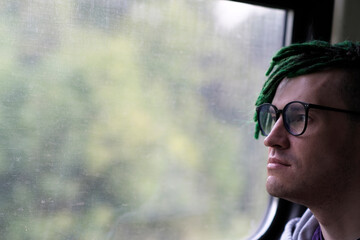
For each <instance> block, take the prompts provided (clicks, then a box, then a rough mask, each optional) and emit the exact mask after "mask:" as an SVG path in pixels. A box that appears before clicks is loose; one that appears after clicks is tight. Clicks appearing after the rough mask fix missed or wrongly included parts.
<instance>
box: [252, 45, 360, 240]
mask: <svg viewBox="0 0 360 240" xmlns="http://www.w3.org/2000/svg"><path fill="white" fill-rule="evenodd" d="M267 75H269V78H268V80H267V81H266V82H265V84H264V87H263V89H262V91H261V93H260V96H259V98H258V100H257V102H256V106H257V110H256V117H255V121H256V122H257V129H256V135H255V137H256V138H257V137H258V134H259V131H260V132H261V133H262V135H264V136H266V137H265V139H264V145H265V146H266V147H268V149H269V153H268V162H267V172H268V178H267V182H266V189H267V191H268V192H269V193H270V194H271V195H273V196H275V197H279V198H284V199H287V200H290V201H293V202H296V203H299V204H302V205H305V206H306V207H308V210H307V211H306V212H305V214H304V215H303V216H302V217H301V218H300V219H293V220H291V221H289V222H288V223H287V225H286V227H285V230H284V232H283V234H282V237H281V240H288V239H289V240H290V239H294V240H308V239H309V240H320V239H325V240H355V239H359V238H360V43H352V42H343V43H339V44H335V45H331V44H329V43H326V42H322V41H312V42H308V43H303V44H293V45H290V46H288V47H285V48H283V49H281V50H280V51H279V52H278V53H277V55H276V56H275V57H274V58H273V62H272V64H271V66H270V68H269V70H268V72H267Z"/></svg>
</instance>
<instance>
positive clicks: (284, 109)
mask: <svg viewBox="0 0 360 240" xmlns="http://www.w3.org/2000/svg"><path fill="white" fill-rule="evenodd" d="M292 103H300V104H301V105H303V106H304V108H305V123H304V129H303V130H302V132H301V133H299V134H294V133H292V132H291V131H290V126H289V124H287V123H286V120H285V118H284V117H283V124H284V127H285V129H286V131H287V132H288V133H290V134H291V135H293V136H300V135H302V134H304V132H305V130H306V128H307V123H308V116H309V109H310V108H314V109H320V110H327V111H333V112H340V113H347V114H353V115H360V112H357V111H352V110H345V109H340V108H333V107H328V106H323V105H318V104H312V103H306V102H302V101H291V102H289V103H287V104H286V105H285V106H284V108H283V109H278V108H277V107H276V106H275V105H273V104H271V103H263V104H261V105H259V106H257V107H256V114H257V121H258V124H259V128H260V131H261V134H262V135H263V136H268V135H269V134H270V133H271V131H272V129H273V128H271V130H270V132H269V133H268V134H265V131H264V130H263V128H262V126H261V122H260V114H259V113H260V109H261V108H262V107H264V106H269V105H270V106H272V107H273V108H274V109H275V113H276V118H275V123H276V122H277V121H278V120H279V118H280V114H283V112H285V111H286V109H287V108H288V107H289V105H290V104H292Z"/></svg>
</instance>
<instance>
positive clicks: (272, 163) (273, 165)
mask: <svg viewBox="0 0 360 240" xmlns="http://www.w3.org/2000/svg"><path fill="white" fill-rule="evenodd" d="M290 166H291V165H290V164H289V163H288V162H287V161H284V160H281V159H278V158H269V159H268V164H267V168H268V169H279V168H287V167H290Z"/></svg>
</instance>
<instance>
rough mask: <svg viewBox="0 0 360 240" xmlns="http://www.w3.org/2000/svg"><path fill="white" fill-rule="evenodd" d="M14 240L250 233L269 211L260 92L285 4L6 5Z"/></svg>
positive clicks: (8, 205) (0, 191) (8, 171)
mask: <svg viewBox="0 0 360 240" xmlns="http://www.w3.org/2000/svg"><path fill="white" fill-rule="evenodd" d="M0 6H1V8H0V9H1V10H0V18H1V22H0V42H1V44H0V49H1V54H2V57H1V64H0V76H1V81H0V86H1V87H0V142H1V144H0V158H1V160H0V179H1V185H0V206H1V207H0V234H1V236H2V238H4V239H12V240H17V239H36V240H38V239H52V240H56V239H86V240H88V239H101V240H102V239H109V240H110V239H111V240H115V239H129V240H137V239H142V240H144V239H145V240H152V239H179V240H184V239H186V240H191V239H242V238H244V237H246V236H249V235H250V234H251V233H253V231H255V230H256V229H257V228H258V226H259V224H260V222H261V220H262V218H263V216H264V213H265V212H266V208H267V203H268V196H267V193H266V191H265V189H264V182H265V167H264V164H265V163H264V159H265V156H266V153H265V148H263V147H261V146H262V142H261V141H255V140H253V129H254V126H253V123H252V117H253V111H254V100H255V99H256V95H257V93H258V91H259V89H260V88H261V85H262V83H263V81H264V70H265V69H266V68H267V66H268V63H269V59H270V57H271V56H272V55H273V54H274V52H275V51H276V50H277V49H279V47H281V46H282V45H283V41H284V34H285V28H286V23H285V18H286V12H285V11H284V10H280V9H274V8H265V7H259V6H254V5H249V4H244V3H239V2H231V1H218V0H212V1H200V0H199V1H193V0H183V1H170V0H147V1H142V0H122V1H118V0H105V1H96V0H73V1H42V0H35V1H12V0H5V1H2V2H1V3H0Z"/></svg>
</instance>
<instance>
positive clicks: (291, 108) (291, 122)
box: [256, 101, 360, 136]
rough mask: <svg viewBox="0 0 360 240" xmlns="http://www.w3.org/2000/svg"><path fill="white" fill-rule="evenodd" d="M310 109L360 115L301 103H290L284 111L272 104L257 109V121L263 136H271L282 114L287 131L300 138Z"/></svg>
mask: <svg viewBox="0 0 360 240" xmlns="http://www.w3.org/2000/svg"><path fill="white" fill-rule="evenodd" d="M310 108H316V109H321V110H327V111H335V112H341V113H349V114H357V115H359V114H360V112H354V111H349V110H343V109H338V108H332V107H326V106H321V105H316V104H310V103H304V102H300V101H293V102H289V103H288V104H286V105H285V107H284V108H283V110H279V109H277V107H276V106H274V105H272V104H270V103H265V104H262V105H260V106H258V107H257V108H256V112H257V120H258V123H259V126H260V130H261V133H262V135H264V136H267V135H269V134H270V132H271V130H272V129H273V127H274V125H275V123H276V121H277V120H278V119H279V117H280V114H282V115H283V122H284V126H285V129H286V130H287V131H288V132H289V133H290V134H291V135H294V136H300V135H301V134H303V133H304V132H305V130H306V126H307V122H308V113H309V109H310Z"/></svg>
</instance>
